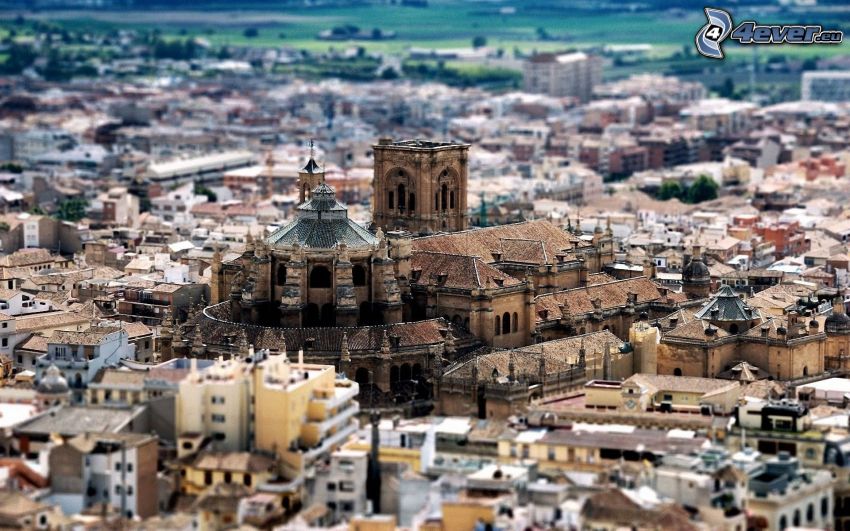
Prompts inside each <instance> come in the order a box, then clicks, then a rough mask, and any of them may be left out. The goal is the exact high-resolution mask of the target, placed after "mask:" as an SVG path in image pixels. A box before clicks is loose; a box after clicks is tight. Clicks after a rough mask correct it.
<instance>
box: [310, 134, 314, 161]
mask: <svg viewBox="0 0 850 531" xmlns="http://www.w3.org/2000/svg"><path fill="white" fill-rule="evenodd" d="M313 153H314V146H313V139H312V138H311V139H310V158H311V159H312V158H313Z"/></svg>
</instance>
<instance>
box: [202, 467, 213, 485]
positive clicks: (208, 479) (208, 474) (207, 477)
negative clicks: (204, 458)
mask: <svg viewBox="0 0 850 531" xmlns="http://www.w3.org/2000/svg"><path fill="white" fill-rule="evenodd" d="M204 485H212V471H211V470H206V471H204Z"/></svg>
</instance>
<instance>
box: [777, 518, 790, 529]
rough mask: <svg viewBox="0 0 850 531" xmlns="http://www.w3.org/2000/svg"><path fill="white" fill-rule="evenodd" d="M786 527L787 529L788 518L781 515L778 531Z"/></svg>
mask: <svg viewBox="0 0 850 531" xmlns="http://www.w3.org/2000/svg"><path fill="white" fill-rule="evenodd" d="M787 527H788V517H786V516H785V515H784V514H783V515H782V517H781V518H780V519H779V529H785V528H787Z"/></svg>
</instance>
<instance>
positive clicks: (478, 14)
mask: <svg viewBox="0 0 850 531" xmlns="http://www.w3.org/2000/svg"><path fill="white" fill-rule="evenodd" d="M500 5H503V4H492V3H487V2H463V1H460V0H431V2H430V6H429V7H427V8H416V7H404V6H398V5H375V4H370V5H363V6H359V7H299V8H285V9H280V10H269V9H268V8H267V7H265V8H263V9H262V10H251V9H241V10H238V11H235V10H223V9H222V10H215V9H207V10H203V11H200V10H199V11H166V12H160V11H117V10H116V11H108V10H106V11H104V10H100V11H55V12H47V11H43V12H39V13H34V14H31V13H26V12H24V16H25V17H27V18H37V19H40V20H43V21H45V22H50V23H55V24H58V25H61V26H62V27H65V28H67V29H71V30H92V31H108V30H111V29H117V28H126V29H143V30H152V29H159V30H160V31H162V33H163V35H164V36H175V37H177V36H201V37H204V38H205V39H207V40H208V41H210V42H211V43H212V44H213V45H224V44H228V45H249V46H291V47H294V48H298V49H306V50H311V51H324V50H328V49H340V48H345V47H347V46H350V45H352V44H357V45H359V46H363V47H365V48H366V49H367V50H369V51H383V52H400V51H403V50H405V49H406V48H408V47H410V46H417V47H434V48H454V47H468V46H469V45H470V43H471V40H472V38H474V37H476V36H483V37H486V38H487V41H488V43H487V44H488V45H489V46H492V47H496V48H502V49H504V50H506V51H507V50H513V49H514V48H518V49H520V50H522V51H523V52H530V51H533V50H551V49H563V48H567V47H577V48H580V47H585V46H591V45H599V44H605V43H617V44H629V43H646V44H652V45H653V46H655V47H657V48H656V51H655V53H656V54H659V55H665V54H669V53H671V52H672V51H675V50H681V49H682V47H683V46H692V43H693V36H694V33H695V32H696V31H697V30H698V29H699V28H700V27H701V26H702V24H704V22H705V19H704V16H703V14H702V12H701V10H699V9H693V10H682V9H676V10H663V11H653V12H635V13H630V12H626V11H602V12H599V11H576V10H568V9H567V8H565V7H557V6H556V3H553V2H550V3H541V4H539V3H537V2H524V3H516V4H515V5H516V12H515V13H513V14H500V13H499V11H498V7H499V6H500ZM746 15H748V14H747V13H744V14H743V15H742V16H738V18H741V19H742V18H743V16H746ZM0 16H2V17H4V18H5V19H6V22H7V23H8V22H9V21H11V19H12V18H13V17H14V16H15V13H13V12H8V13H4V14H1V15H0ZM736 16H737V15H736ZM795 16H798V15H797V14H794V13H785V14H782V15H779V14H773V15H772V18H771V19H769V20H766V21H765V22H784V23H791V22H799V21H801V20H800V19H798V18H793V17H795ZM799 16H802V15H799ZM816 16H819V18H818V21H819V22H820V23H823V24H824V26H831V27H836V26H837V27H842V25H844V26H846V25H847V23H846V22H844V21H845V20H850V13H848V12H837V13H832V12H824V13H823V14H821V15H814V14H806V17H807V18H808V17H816ZM760 21H761V20H760ZM338 25H353V26H357V27H359V28H361V29H364V30H371V29H372V28H380V29H382V30H384V31H395V32H396V33H397V38H396V39H393V40H385V41H356V42H348V41H333V42H331V41H322V40H319V39H317V38H316V35H317V34H318V33H319V32H320V31H322V30H326V29H329V28H332V27H334V26H338ZM246 28H256V29H257V30H258V31H259V35H258V36H257V37H254V38H248V37H245V36H244V35H243V32H244V30H245V29H246ZM848 29H850V28H848ZM540 30H542V31H544V32H545V33H546V34H548V36H549V37H550V38H549V39H547V40H541V39H540V38H539V36H540V33H539V31H540ZM728 48H729V52H730V53H729V55H730V56H731V57H735V56H736V55H739V54H740V53H741V52H740V51H738V50H735V49H734V47H733V46H728ZM763 50H764V55H770V54H774V53H782V54H787V55H791V56H796V57H809V56H812V55H818V56H830V55H835V54H847V53H850V51H848V45H847V44H846V43H845V44H842V45H839V46H782V47H768V48H763Z"/></svg>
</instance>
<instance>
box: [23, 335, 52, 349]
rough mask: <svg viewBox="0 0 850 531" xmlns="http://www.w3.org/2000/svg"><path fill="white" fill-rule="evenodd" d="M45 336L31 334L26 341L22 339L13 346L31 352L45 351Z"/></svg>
mask: <svg viewBox="0 0 850 531" xmlns="http://www.w3.org/2000/svg"><path fill="white" fill-rule="evenodd" d="M47 339H48V338H47V336H43V335H41V334H33V335H31V336H30V337H29V338H28V339H27V340H26V341H22V342H20V343H18V344H17V345H16V346H15V350H17V349H24V350H30V351H33V352H44V353H46V352H47Z"/></svg>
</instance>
